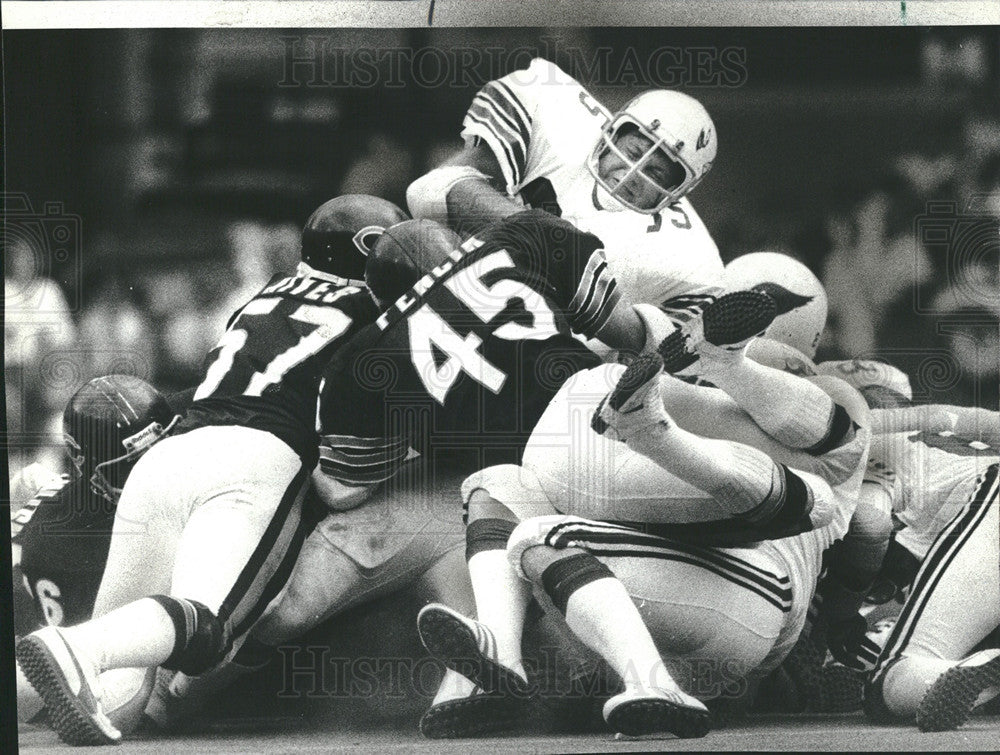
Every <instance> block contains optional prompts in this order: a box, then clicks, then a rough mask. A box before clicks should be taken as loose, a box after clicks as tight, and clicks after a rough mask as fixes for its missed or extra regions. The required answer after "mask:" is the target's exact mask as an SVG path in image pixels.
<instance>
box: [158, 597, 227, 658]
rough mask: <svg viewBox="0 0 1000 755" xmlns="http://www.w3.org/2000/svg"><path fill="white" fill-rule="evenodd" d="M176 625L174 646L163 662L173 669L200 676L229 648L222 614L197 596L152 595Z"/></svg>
mask: <svg viewBox="0 0 1000 755" xmlns="http://www.w3.org/2000/svg"><path fill="white" fill-rule="evenodd" d="M152 599H153V600H155V601H156V602H157V603H159V604H160V605H161V606H162V607H163V610H164V611H166V612H167V615H168V616H169V617H170V620H171V622H172V623H173V625H174V648H173V651H172V652H171V653H170V657H169V658H167V660H166V661H164V662H163V663H162V664H160V665H162V666H163V668H165V669H169V670H171V671H182V672H183V673H185V674H187V675H189V676H197V675H198V674H202V673H204V672H205V671H208V670H209V669H210V668H212V666H214V665H215V664H216V663H218V662H219V661H220V660H222V656H223V655H224V653H225V648H226V632H225V627H224V626H223V624H222V622H221V621H219V618H218V617H217V616H216V615H215V614H214V613H213V612H212V611H211V610H210V609H209V608H208V607H207V606H204V605H202V604H201V603H199V602H198V601H196V600H187V599H185V598H172V597H170V596H168V595H153V596H152Z"/></svg>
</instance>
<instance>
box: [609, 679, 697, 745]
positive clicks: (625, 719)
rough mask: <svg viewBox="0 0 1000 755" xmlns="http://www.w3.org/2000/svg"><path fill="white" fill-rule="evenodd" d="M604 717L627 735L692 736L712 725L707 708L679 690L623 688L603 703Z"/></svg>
mask: <svg viewBox="0 0 1000 755" xmlns="http://www.w3.org/2000/svg"><path fill="white" fill-rule="evenodd" d="M604 720H605V721H607V722H608V726H610V727H611V728H612V729H613V730H614V731H616V732H618V733H620V734H626V735H628V736H630V737H640V736H643V735H646V734H664V733H669V734H673V735H674V736H677V737H680V738H681V739H694V738H697V737H703V736H705V735H706V734H708V731H709V729H710V728H711V727H712V717H711V715H710V714H709V712H708V708H706V707H705V705H704V704H703V703H702V702H701V701H700V700H697V699H695V698H693V697H691V696H690V695H688V694H685V693H684V692H682V691H680V690H662V689H650V690H641V691H637V690H632V691H630V690H626V691H625V692H622V693H621V694H618V695H615V696H614V697H612V698H611V699H610V700H608V701H607V702H606V703H605V704H604Z"/></svg>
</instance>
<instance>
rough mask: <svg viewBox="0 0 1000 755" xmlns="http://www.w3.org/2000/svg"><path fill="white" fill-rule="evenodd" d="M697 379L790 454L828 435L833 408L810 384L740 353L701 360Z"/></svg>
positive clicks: (824, 394) (823, 395) (830, 402)
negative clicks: (714, 387) (727, 398)
mask: <svg viewBox="0 0 1000 755" xmlns="http://www.w3.org/2000/svg"><path fill="white" fill-rule="evenodd" d="M699 363H703V364H702V366H701V367H700V368H699V371H700V374H701V375H704V377H705V378H706V379H708V380H710V381H711V382H712V383H714V384H715V385H717V386H718V387H719V388H721V389H722V390H723V391H725V392H726V393H728V394H729V395H730V396H731V397H732V398H733V400H734V401H735V402H736V403H737V404H738V405H739V407H740V408H741V409H743V411H745V412H746V413H747V414H749V415H750V416H751V417H752V418H753V420H754V422H756V423H757V425H758V426H759V427H760V428H761V430H763V431H764V432H766V433H767V434H768V435H770V436H771V437H772V438H774V439H775V440H777V441H778V442H779V443H782V444H784V445H786V446H788V447H790V448H811V447H812V446H815V445H816V444H817V443H819V442H820V441H822V440H824V439H825V438H826V436H827V434H828V433H829V432H830V423H831V421H832V419H833V409H834V403H833V399H831V398H830V396H829V395H827V393H826V392H825V391H824V390H823V389H821V388H820V387H819V386H817V385H815V384H814V383H811V382H809V381H808V380H803V379H802V378H801V377H798V376H797V375H792V374H790V373H787V372H782V371H781V370H776V369H774V368H772V367H767V366H765V365H763V364H760V363H758V362H755V361H753V360H752V359H747V358H746V357H745V356H744V355H743V353H742V352H736V353H735V354H727V355H726V356H724V357H722V356H720V357H718V358H716V357H712V358H708V359H706V357H704V356H703V357H702V358H701V360H699Z"/></svg>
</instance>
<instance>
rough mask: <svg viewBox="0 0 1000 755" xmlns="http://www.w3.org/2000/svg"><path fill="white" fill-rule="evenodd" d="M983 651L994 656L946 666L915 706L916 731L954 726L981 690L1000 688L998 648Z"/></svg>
mask: <svg viewBox="0 0 1000 755" xmlns="http://www.w3.org/2000/svg"><path fill="white" fill-rule="evenodd" d="M983 653H996V655H995V657H994V658H993V659H992V660H989V661H987V662H986V663H983V664H981V665H976V666H962V665H959V666H955V667H954V668H950V669H948V670H947V671H945V672H944V673H943V674H942V675H941V676H940V677H939V678H938V679H937V681H935V682H934V684H932V685H931V688H930V689H929V690H927V693H926V694H925V695H924V698H923V700H921V701H920V706H919V707H918V708H917V727H918V728H919V729H920V731H950V730H952V729H956V728H958V727H959V726H961V725H962V724H964V723H965V722H966V721H967V720H968V718H969V716H970V715H971V714H972V710H973V708H974V707H975V706H976V703H977V701H978V700H979V696H980V695H981V694H982V693H983V692H984V691H986V690H988V689H989V688H990V687H1000V651H996V650H989V651H983ZM977 655H978V654H977ZM972 658H975V656H972ZM997 693H1000V689H998V690H997ZM984 702H986V701H984Z"/></svg>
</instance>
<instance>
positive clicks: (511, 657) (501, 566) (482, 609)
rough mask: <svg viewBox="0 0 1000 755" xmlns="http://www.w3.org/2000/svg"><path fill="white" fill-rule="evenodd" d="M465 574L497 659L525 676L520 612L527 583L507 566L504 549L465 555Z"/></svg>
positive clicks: (527, 592) (523, 610) (526, 598)
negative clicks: (495, 642) (492, 640)
mask: <svg viewBox="0 0 1000 755" xmlns="http://www.w3.org/2000/svg"><path fill="white" fill-rule="evenodd" d="M469 576H470V577H471V579H472V591H473V592H474V593H475V596H476V613H477V614H478V618H479V621H480V622H481V623H483V624H485V625H486V626H487V627H489V628H490V629H491V630H492V631H493V634H494V636H495V637H496V641H497V660H499V661H500V663H502V664H503V665H504V666H506V667H507V668H509V669H511V670H513V671H515V672H517V673H518V674H520V675H521V677H522V678H524V679H527V674H525V671H524V659H523V657H522V655H521V636H522V634H523V632H524V616H525V614H526V613H527V610H528V603H530V602H531V585H530V584H529V583H528V582H526V581H525V580H523V579H521V578H520V577H519V576H518V575H517V574H516V573H515V572H514V570H513V569H512V568H511V565H510V562H509V561H508V560H507V551H506V550H487V551H480V552H479V553H476V554H474V555H473V556H472V557H471V558H470V559H469Z"/></svg>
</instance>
